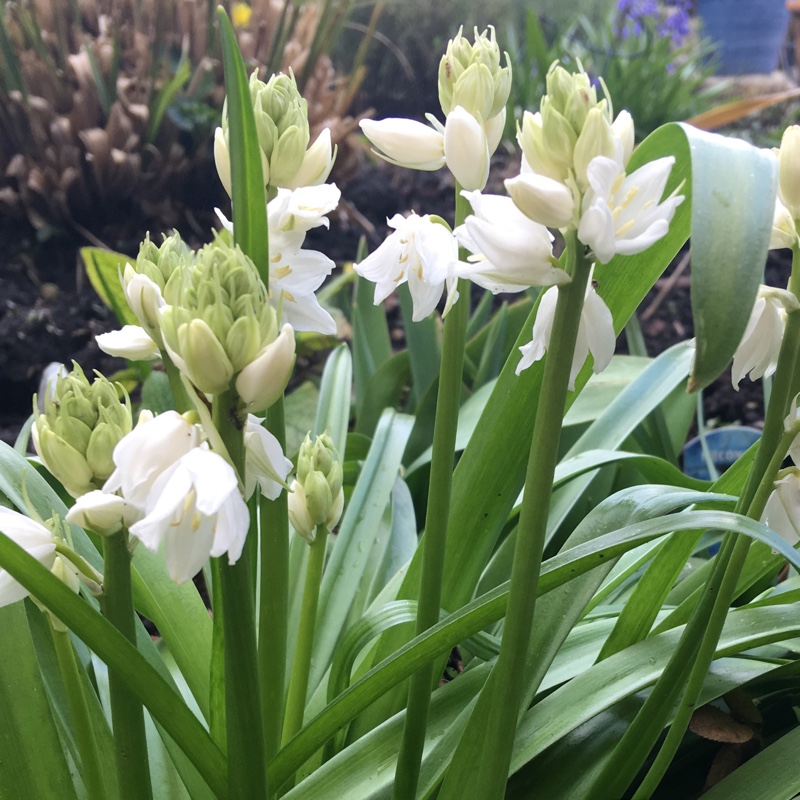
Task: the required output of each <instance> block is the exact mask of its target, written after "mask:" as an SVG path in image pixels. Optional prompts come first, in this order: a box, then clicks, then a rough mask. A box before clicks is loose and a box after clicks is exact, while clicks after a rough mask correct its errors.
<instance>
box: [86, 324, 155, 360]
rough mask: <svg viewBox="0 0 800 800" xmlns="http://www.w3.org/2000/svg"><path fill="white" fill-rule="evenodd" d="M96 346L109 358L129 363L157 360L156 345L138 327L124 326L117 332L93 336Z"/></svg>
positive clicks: (143, 330) (145, 332)
mask: <svg viewBox="0 0 800 800" xmlns="http://www.w3.org/2000/svg"><path fill="white" fill-rule="evenodd" d="M95 339H96V340H97V346H98V347H99V348H100V349H101V350H102V351H103V352H104V353H108V354H109V355H110V356H116V357H117V358H127V359H130V360H131V361H151V360H152V359H154V358H158V356H159V349H158V345H157V344H156V343H155V342H154V341H153V340H152V339H151V338H150V336H149V335H148V333H147V331H146V330H145V329H144V328H142V327H141V326H140V325H124V326H123V327H122V328H120V330H118V331H109V332H108V333H100V334H98V335H97V336H95Z"/></svg>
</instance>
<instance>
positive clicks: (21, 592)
mask: <svg viewBox="0 0 800 800" xmlns="http://www.w3.org/2000/svg"><path fill="white" fill-rule="evenodd" d="M0 534H2V535H3V536H6V537H8V538H9V539H11V541H12V542H15V543H16V544H18V545H19V546H20V547H21V548H22V549H23V550H25V551H26V552H27V553H28V555H30V556H33V557H34V558H35V559H36V560H37V561H38V562H39V563H40V564H42V566H44V567H46V568H47V569H49V570H52V569H53V565H54V564H55V561H56V540H55V538H54V537H53V534H52V533H50V531H49V530H48V529H47V528H45V526H44V525H42V524H41V523H39V522H35V521H34V520H32V519H30V517H26V516H25V515H24V514H20V513H19V512H18V511H12V510H11V509H10V508H5V507H3V506H0ZM28 594H29V592H28V590H27V589H26V588H25V587H24V586H22V584H20V583H17V581H16V580H15V579H14V578H12V577H11V575H10V574H9V573H8V572H6V571H5V570H4V569H0V606H7V605H10V604H11V603H16V602H17V600H22V599H23V598H24V597H27V596H28Z"/></svg>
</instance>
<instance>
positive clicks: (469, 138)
mask: <svg viewBox="0 0 800 800" xmlns="http://www.w3.org/2000/svg"><path fill="white" fill-rule="evenodd" d="M444 154H445V160H446V161H447V168H448V169H449V170H450V172H452V173H453V175H454V176H455V179H456V180H457V181H458V182H459V183H460V184H461V186H462V187H463V188H464V189H466V190H469V191H472V190H476V189H477V190H481V189H483V187H484V186H486V181H487V180H488V179H489V142H488V140H487V138H486V131H485V130H484V128H483V125H481V123H480V122H478V120H476V119H475V117H473V116H472V114H470V113H469V112H468V111H466V110H465V109H463V108H462V107H461V106H456V107H455V108H454V109H453V110H452V111H451V112H450V113H449V114H448V115H447V121H446V122H445V126H444Z"/></svg>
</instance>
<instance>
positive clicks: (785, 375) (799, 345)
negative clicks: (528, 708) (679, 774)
mask: <svg viewBox="0 0 800 800" xmlns="http://www.w3.org/2000/svg"><path fill="white" fill-rule="evenodd" d="M799 260H800V252H798V251H795V253H794V263H793V269H792V278H791V279H790V282H789V287H790V288H791V289H792V290H793V291H795V292H796V291H797V288H798V287H797V285H796V282H797V281H798V273H800V270H797V264H798V261H799ZM798 354H800V313H798V312H794V313H791V314H789V316H788V319H787V323H786V330H785V333H784V337H783V342H782V345H781V351H780V355H779V357H778V367H777V370H776V373H775V379H774V383H773V388H772V392H771V394H770V402H769V407H768V409H767V414H766V417H765V420H764V429H763V432H762V434H761V439H760V441H759V446H758V451H757V452H756V456H755V458H754V460H753V466H752V467H751V470H750V473H749V475H748V477H747V480H746V482H745V486H744V488H743V490H742V494H741V496H740V498H739V501H738V503H737V505H736V511H737V512H738V513H740V514H745V513H746V515H747V516H748V517H750V518H751V519H759V518H760V517H761V515H762V513H763V511H764V506H765V505H766V501H767V498H768V497H769V492H770V490H771V487H772V482H773V480H774V477H775V474H776V473H777V471H778V469H779V467H780V464H781V461H782V460H783V457H784V456H785V454H786V451H787V450H788V446H789V444H790V443H791V441H790V437H787V436H786V434H785V433H784V429H783V422H784V418H785V416H786V412H787V409H788V407H789V403H790V401H791V397H792V391H793V382H794V375H795V370H796V365H797V358H798ZM749 549H750V539H749V538H747V537H745V536H737V535H734V534H730V533H729V534H727V535H726V537H725V540H724V541H723V544H722V547H721V548H720V551H719V553H718V554H717V556H716V558H715V563H714V568H713V570H712V572H711V575H710V576H709V579H708V582H707V583H706V585H705V588H704V591H703V596H702V597H701V599H700V602H699V603H698V605H697V607H696V608H695V610H694V612H693V614H692V617H691V619H690V621H689V623H688V624H687V626H686V628H685V630H684V633H683V635H682V636H681V640H680V642H679V643H678V647H677V648H676V650H675V652H674V653H673V655H672V657H671V658H670V661H669V662H668V664H667V665H666V667H665V668H664V671H663V672H662V674H661V676H660V677H659V679H658V681H656V684H655V685H654V686H653V689H652V691H651V692H650V695H649V696H648V698H647V700H646V701H645V704H644V706H643V707H642V708H641V709H640V711H639V713H638V714H637V716H636V718H635V719H634V721H633V723H632V724H631V726H630V727H629V728H628V730H627V731H626V733H625V735H624V736H623V738H622V739H621V740H620V742H619V744H618V745H617V748H616V750H615V753H614V755H612V758H611V759H610V760H609V761H608V762H607V763H606V767H605V769H604V770H603V772H602V773H601V775H600V776H599V777H598V779H597V780H596V782H595V784H594V786H593V791H594V794H590V795H589V796H590V797H596V798H601V797H607V796H609V793H610V794H611V795H615V794H622V793H623V792H624V791H625V789H626V788H627V787H628V785H629V784H630V783H631V781H632V780H633V779H634V777H635V775H636V773H637V771H638V770H639V768H640V765H641V763H642V761H644V759H645V758H646V757H647V754H648V753H649V752H650V749H651V748H652V747H653V745H654V744H655V742H656V740H657V738H658V736H659V735H660V734H661V731H662V729H663V726H664V721H665V718H666V715H667V714H668V713H669V712H670V710H671V709H672V707H673V704H674V702H675V698H676V697H677V696H678V693H679V692H680V690H681V687H683V686H684V682H685V683H686V685H685V689H684V690H683V697H682V698H681V702H680V704H679V706H678V709H677V711H676V714H675V717H674V719H673V721H672V725H671V726H670V729H669V732H668V733H667V736H666V738H665V740H664V743H663V744H662V746H661V748H660V750H659V752H658V754H657V756H656V758H655V760H654V762H653V764H652V765H651V766H650V769H649V770H648V772H647V774H646V775H645V778H644V780H643V782H642V784H641V785H640V786H639V788H638V789H637V791H636V794H635V795H634V798H635V799H636V800H643V798H647V797H650V795H651V794H652V792H653V791H654V790H655V788H656V787H657V786H658V783H659V782H660V780H661V778H662V777H663V775H664V773H665V772H666V770H667V768H668V767H669V765H670V763H671V762H672V759H673V757H674V755H675V753H676V752H677V749H678V747H679V745H680V743H681V740H682V739H683V735H684V733H685V732H686V729H687V727H688V725H689V721H690V719H691V716H692V714H693V712H694V710H695V708H696V704H697V699H698V697H699V695H700V691H701V690H702V687H703V682H704V680H705V677H706V675H707V674H708V668H709V666H710V664H711V662H712V660H713V658H714V653H715V651H716V647H717V642H718V641H719V636H720V633H721V631H722V627H723V625H724V624H725V620H726V618H727V615H728V610H729V607H730V604H731V602H732V601H733V599H734V597H735V595H736V586H737V583H738V581H739V576H740V574H741V571H742V568H743V566H744V563H745V559H746V558H747V553H748V551H749Z"/></svg>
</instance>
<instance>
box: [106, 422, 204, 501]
mask: <svg viewBox="0 0 800 800" xmlns="http://www.w3.org/2000/svg"><path fill="white" fill-rule="evenodd" d="M200 440H201V435H200V429H199V428H198V427H197V426H196V425H192V424H191V423H190V422H187V421H186V420H185V419H184V418H183V417H182V416H181V415H180V414H178V412H177V411H165V412H164V413H163V414H159V415H158V416H156V417H154V416H152V415H149V414H145V413H144V412H143V413H142V415H140V417H139V423H138V425H137V426H136V427H135V428H134V429H133V430H132V431H131V432H130V433H129V434H128V435H127V436H125V437H123V438H122V439H121V440H120V442H119V444H118V445H117V446H116V447H115V448H114V455H113V459H114V464H115V466H116V469H115V470H114V472H113V473H112V475H111V477H110V478H109V479H108V480H107V481H106V483H105V485H104V486H103V491H104V492H109V493H113V492H116V491H118V490H119V491H121V493H122V496H123V497H124V498H125V500H126V501H127V502H128V503H131V504H132V505H134V506H137V507H138V508H141V509H143V508H144V507H145V506H146V504H147V500H148V497H149V496H150V492H151V490H152V487H153V484H154V483H155V482H156V480H157V479H158V478H159V477H160V476H161V474H162V473H163V472H165V471H166V470H168V469H170V468H171V467H172V466H173V465H174V464H175V462H176V461H178V460H179V459H180V458H181V457H182V456H184V455H186V454H187V453H189V452H190V451H191V450H192V449H194V448H196V447H198V446H199V444H200Z"/></svg>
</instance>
